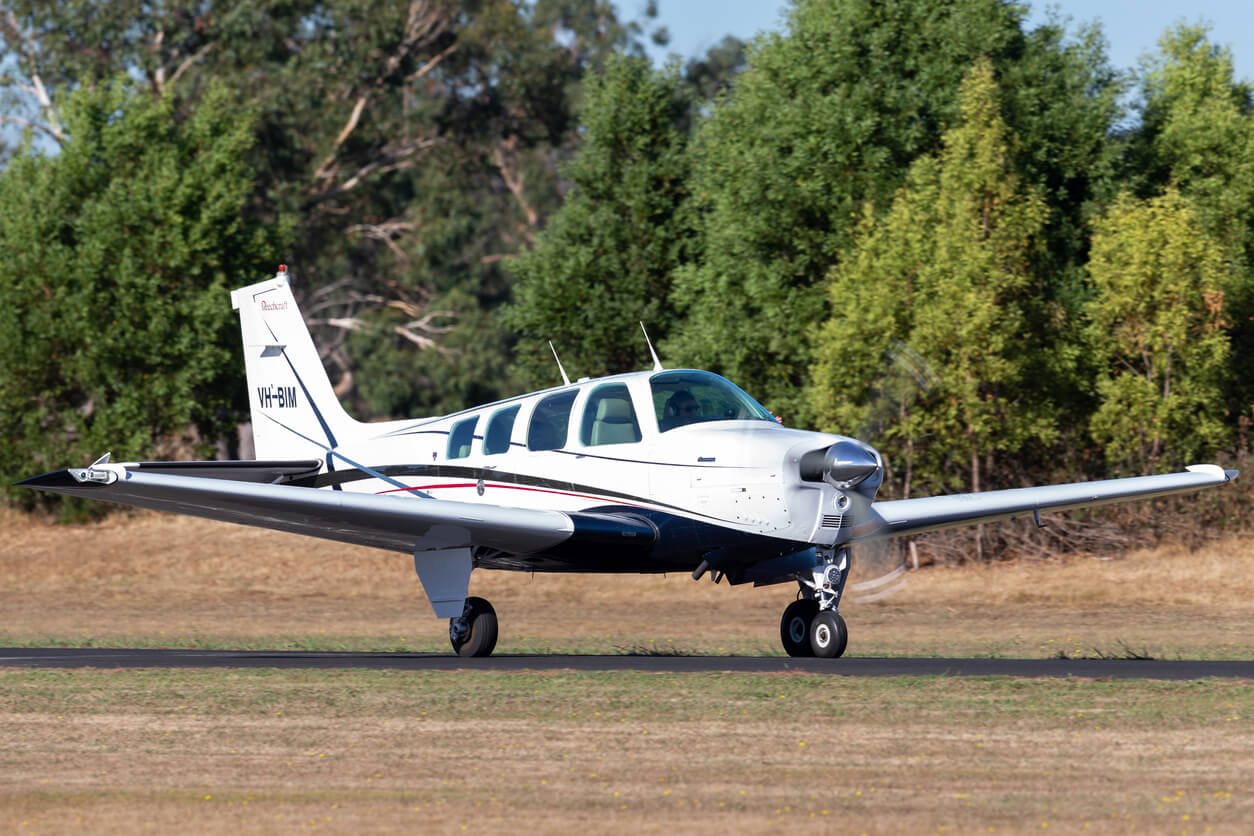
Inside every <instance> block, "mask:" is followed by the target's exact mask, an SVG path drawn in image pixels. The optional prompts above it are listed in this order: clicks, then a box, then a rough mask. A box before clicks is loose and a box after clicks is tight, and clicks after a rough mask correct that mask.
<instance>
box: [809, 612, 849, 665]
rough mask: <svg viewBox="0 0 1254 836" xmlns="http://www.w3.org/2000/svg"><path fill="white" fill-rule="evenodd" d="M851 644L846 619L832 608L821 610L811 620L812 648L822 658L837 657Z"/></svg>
mask: <svg viewBox="0 0 1254 836" xmlns="http://www.w3.org/2000/svg"><path fill="white" fill-rule="evenodd" d="M848 645H849V630H848V628H846V627H845V619H843V618H841V617H840V614H839V613H834V612H832V611H831V610H828V611H827V612H821V613H819V614H818V615H816V616H815V617H814V620H813V621H811V622H810V650H811V651H812V652H813V654H814V655H815V656H817V657H819V658H820V659H837V658H839V657H840V656H841V654H843V653H844V652H845V648H846V647H847V646H848Z"/></svg>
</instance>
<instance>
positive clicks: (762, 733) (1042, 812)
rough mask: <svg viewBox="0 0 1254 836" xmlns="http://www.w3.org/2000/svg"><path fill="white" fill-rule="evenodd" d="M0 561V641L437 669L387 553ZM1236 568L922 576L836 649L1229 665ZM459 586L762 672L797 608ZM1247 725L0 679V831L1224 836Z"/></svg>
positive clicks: (1035, 702)
mask: <svg viewBox="0 0 1254 836" xmlns="http://www.w3.org/2000/svg"><path fill="white" fill-rule="evenodd" d="M0 537H3V540H2V542H3V543H4V546H3V551H2V552H0V634H3V635H0V643H2V642H3V641H5V640H7V641H28V642H32V643H38V642H41V641H62V642H94V643H102V644H103V643H114V644H128V643H148V644H171V645H181V644H197V643H199V644H235V645H239V646H282V645H284V644H287V645H291V644H304V645H306V646H332V647H333V646H353V647H361V648H380V649H381V648H388V649H392V648H397V647H413V648H416V649H438V650H444V649H445V647H446V645H445V641H446V639H445V626H444V623H443V622H441V621H438V620H437V619H435V618H434V617H433V616H432V615H431V613H430V609H429V607H428V606H427V604H426V603H425V601H424V600H422V599H421V597H420V596H419V595H418V588H417V582H416V580H415V579H414V577H413V572H412V566H411V565H410V562H409V560H408V559H407V558H406V557H405V556H403V555H396V554H388V553H384V552H376V551H371V550H366V549H357V548H352V547H347V546H341V545H337V544H333V543H324V542H320V541H313V540H308V539H305V538H300V537H294V536H286V535H278V534H273V533H270V532H264V531H259V530H256V529H247V528H240V527H235V526H226V525H220V524H215V523H209V522H204V521H200V520H194V519H189V518H182V517H170V516H160V515H155V514H140V515H136V516H134V517H131V518H126V517H114V518H110V519H109V520H106V521H105V522H103V523H100V524H97V525H91V526H76V527H59V526H49V525H46V524H44V523H42V522H40V521H38V520H35V519H32V518H29V517H24V516H20V515H15V514H12V513H11V512H10V513H9V514H8V515H7V516H4V517H0ZM1252 561H1254V542H1251V541H1246V540H1233V541H1230V542H1227V543H1222V544H1218V545H1216V546H1214V547H1207V548H1203V549H1199V550H1196V551H1190V550H1181V549H1160V550H1155V551H1147V552H1136V553H1131V554H1129V555H1127V556H1125V557H1123V558H1122V559H1119V560H1097V559H1092V558H1087V559H1086V558H1073V559H1070V560H1067V561H1065V562H1046V563H1034V564H1018V565H1003V566H995V567H990V568H980V567H967V568H961V569H939V568H933V569H925V570H922V571H919V572H914V573H910V575H909V582H908V585H907V586H906V588H905V589H904V590H902V591H901V592H899V593H898V594H896V595H895V596H893V597H891V598H889V599H886V600H884V601H880V602H875V603H863V604H858V603H852V604H849V605H847V606H846V607H845V614H846V617H847V618H848V620H849V622H850V625H851V629H852V630H853V640H852V642H851V652H854V653H902V654H905V653H935V654H945V655H947V654H955V653H960V654H998V655H1009V656H1038V657H1039V656H1042V655H1046V656H1051V655H1055V654H1056V653H1058V652H1059V651H1061V652H1064V653H1077V652H1079V653H1087V652H1090V651H1091V650H1092V649H1093V648H1097V649H1099V650H1102V651H1107V652H1117V651H1118V650H1119V648H1120V647H1121V646H1124V645H1127V646H1131V647H1133V648H1135V649H1138V650H1140V649H1142V648H1144V649H1147V650H1149V651H1150V652H1151V653H1152V654H1153V655H1156V656H1171V655H1184V656H1194V657H1204V658H1205V657H1210V658H1224V657H1229V658H1231V657H1241V658H1250V657H1251V655H1252V654H1254V640H1252V639H1251V638H1250V637H1251V636H1252V635H1254V629H1252V628H1254V603H1251V602H1254V594H1251V593H1252V592H1254V590H1251V588H1250V584H1251V580H1250V578H1251V576H1252V575H1254V573H1252V572H1250V569H1251V568H1252V567H1251V562H1252ZM855 580H857V578H855ZM472 587H473V591H474V592H475V593H476V594H481V595H484V596H486V597H488V598H490V599H491V600H492V601H493V603H494V604H495V605H496V607H497V610H498V611H499V612H500V613H501V616H502V619H503V630H504V634H503V638H502V642H501V649H502V650H505V651H511V650H512V651H528V650H531V651H535V650H545V649H555V650H584V651H601V652H604V651H611V652H612V651H614V650H616V649H618V650H621V649H633V648H644V649H647V648H649V647H655V646H656V645H657V644H658V643H660V644H662V645H663V646H665V647H667V648H671V647H678V648H679V649H681V650H690V651H697V652H714V653H717V652H720V651H723V652H730V651H734V652H747V653H762V652H772V653H774V652H779V651H778V646H777V641H778V639H777V635H778V633H777V630H778V619H779V613H780V611H781V610H782V608H783V606H784V604H785V603H786V602H787V601H788V600H789V599H791V597H792V594H793V593H792V590H791V589H788V588H786V587H782V586H781V587H777V588H773V589H766V590H754V589H752V588H746V587H737V588H731V589H729V588H728V587H727V586H725V585H722V586H718V587H715V586H713V585H712V584H710V583H709V582H708V581H706V582H702V583H693V582H692V581H691V580H690V579H689V578H687V577H686V576H685V577H675V576H672V577H669V578H665V577H636V576H625V577H616V576H604V577H596V576H544V575H537V576H534V577H532V576H528V575H518V574H512V573H499V572H498V573H476V576H475V578H474V580H473V581H472ZM1251 717H1254V690H1252V689H1251V688H1250V687H1249V683H1246V682H1210V683H1191V684H1171V683H1151V682H1136V681H1128V682H1085V681H1076V680H1064V681H1016V680H1007V679H994V680H954V679H946V678H934V679H919V680H867V681H858V680H848V679H843V678H840V679H829V678H826V677H807V676H752V675H712V676H662V675H645V674H631V673H615V674H586V675H574V674H479V673H476V674H468V673H462V674H430V673H428V674H421V673H398V672H392V673H387V672H371V671H331V672H318V671H122V672H100V671H74V672H54V671H29V670H8V671H3V670H0V830H7V831H13V832H20V833H25V832H40V833H65V832H80V831H81V832H134V831H137V830H145V831H146V830H151V831H154V832H197V833H233V832H238V831H243V832H288V831H294V830H320V831H326V832H384V831H392V832H396V831H401V832H405V831H415V830H417V831H424V832H449V833H460V832H463V830H466V831H487V832H500V831H505V830H510V831H513V830H522V829H528V830H533V831H537V832H542V833H571V832H587V831H593V832H598V833H600V832H635V831H651V830H656V831H680V832H685V833H716V832H717V833H725V832H728V831H731V832H746V833H766V832H777V831H779V830H781V829H793V830H797V829H800V830H815V831H819V832H828V831H831V832H855V833H857V832H867V833H902V832H910V833H914V832H925V831H926V832H938V831H940V830H942V829H944V830H946V831H949V832H954V831H957V832H974V831H976V830H981V831H983V830H987V829H988V828H993V829H995V830H996V831H998V832H1027V831H1031V832H1037V833H1039V832H1042V831H1043V830H1048V831H1049V832H1057V831H1059V830H1062V831H1063V832H1079V831H1081V830H1084V829H1090V828H1091V829H1092V830H1096V831H1099V832H1111V831H1118V832H1129V831H1131V832H1145V831H1149V832H1172V833H1180V832H1184V833H1202V832H1213V833H1244V832H1248V822H1249V821H1250V820H1252V819H1254V796H1252V795H1251V791H1250V789H1249V782H1248V781H1247V780H1246V779H1245V778H1246V776H1248V775H1250V774H1252V773H1254V755H1251V753H1252V752H1254V746H1252V745H1251V744H1254V733H1251V731H1250V724H1249V719H1250V718H1251ZM803 744H804V745H803ZM1043 825H1044V826H1045V827H1043Z"/></svg>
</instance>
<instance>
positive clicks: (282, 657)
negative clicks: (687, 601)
mask: <svg viewBox="0 0 1254 836" xmlns="http://www.w3.org/2000/svg"><path fill="white" fill-rule="evenodd" d="M12 667H19V668H84V667H86V668H279V669H319V668H322V669H343V668H366V669H371V670H413V671H461V670H465V671H497V672H509V671H561V670H573V671H644V672H649V673H722V672H730V673H789V672H795V673H813V674H828V675H833V676H1016V677H1028V678H1058V679H1062V678H1066V677H1086V678H1087V677H1091V678H1099V679H1109V678H1117V679H1127V678H1139V679H1169V680H1189V679H1206V678H1210V677H1223V678H1240V679H1254V661H1249V660H1239V661H1199V660H1185V659H1180V660H1167V659H1128V660H1125V659H905V658H867V657H848V658H844V659H834V660H833V659H793V658H788V657H784V656H643V655H642V656H630V655H616V656H579V655H561V656H541V655H518V656H510V655H498V656H490V657H488V658H486V659H462V658H460V657H457V656H453V655H450V654H437V653H356V652H330V651H328V652H311V651H299V650H292V651H284V650H174V649H127V648H105V647H89V648H72V647H6V648H0V668H12Z"/></svg>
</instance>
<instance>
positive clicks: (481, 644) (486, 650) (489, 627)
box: [448, 598, 497, 656]
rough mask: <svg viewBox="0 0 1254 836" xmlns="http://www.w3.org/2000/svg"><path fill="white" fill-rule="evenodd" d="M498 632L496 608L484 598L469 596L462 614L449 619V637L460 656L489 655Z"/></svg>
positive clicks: (455, 651)
mask: <svg viewBox="0 0 1254 836" xmlns="http://www.w3.org/2000/svg"><path fill="white" fill-rule="evenodd" d="M496 634H497V625H496V610H494V609H492V605H491V604H489V603H488V602H487V601H485V600H484V599H482V598H467V599H466V605H465V606H464V607H463V608H462V614H461V615H460V616H458V617H457V618H450V619H449V620H448V639H449V642H450V643H451V644H452V645H453V652H454V653H456V654H457V655H458V656H488V655H489V654H491V653H492V651H493V649H494V648H495V647H496Z"/></svg>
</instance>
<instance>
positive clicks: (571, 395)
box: [527, 390, 579, 450]
mask: <svg viewBox="0 0 1254 836" xmlns="http://www.w3.org/2000/svg"><path fill="white" fill-rule="evenodd" d="M578 394H579V393H578V392H577V391H574V390H572V391H569V392H558V393H557V394H556V395H549V396H548V397H547V398H545V399H544V400H542V401H540V403H538V404H536V409H535V411H534V412H532V413H531V423H530V424H528V425H527V449H528V450H557V449H559V448H561V447H565V446H566V434H567V431H568V430H569V428H570V408H571V407H572V406H573V405H574V403H575V396H576V395H578Z"/></svg>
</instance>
